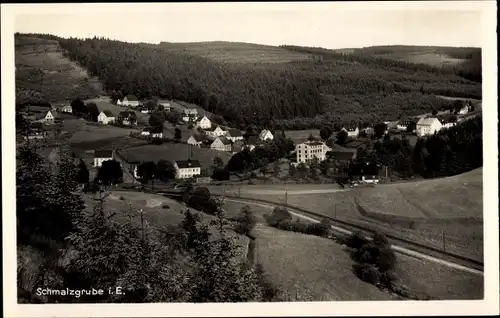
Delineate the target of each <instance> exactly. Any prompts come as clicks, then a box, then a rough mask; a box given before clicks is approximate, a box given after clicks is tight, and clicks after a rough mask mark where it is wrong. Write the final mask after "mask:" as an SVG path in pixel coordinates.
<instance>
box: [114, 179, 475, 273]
mask: <svg viewBox="0 0 500 318" xmlns="http://www.w3.org/2000/svg"><path fill="white" fill-rule="evenodd" d="M166 188H168V187H166V186H162V185H159V187H158V188H156V189H154V190H151V189H146V191H147V192H149V193H156V194H160V195H165V196H169V197H176V198H178V197H182V195H183V194H182V193H179V192H174V191H171V188H170V189H166ZM114 190H115V191H116V190H118V191H120V190H122V191H140V192H143V190H141V189H137V188H127V189H121V188H120V187H118V188H116V189H114ZM214 195H216V196H220V194H214ZM224 197H225V199H226V200H229V201H233V202H240V203H249V204H257V205H261V206H262V205H263V206H267V207H274V206H277V205H280V206H284V207H286V208H287V209H288V210H289V211H290V213H292V214H294V215H296V216H298V217H301V218H303V219H307V220H309V221H311V222H319V221H321V219H324V218H326V219H328V220H330V222H331V224H332V230H333V231H334V232H336V233H341V234H343V235H349V234H352V233H353V232H355V231H360V232H361V233H362V234H364V235H366V236H367V237H368V238H369V237H371V236H372V235H373V234H374V232H375V231H374V230H373V229H370V228H368V227H367V226H363V225H359V224H355V223H353V222H348V221H344V220H339V219H336V218H333V217H330V216H327V215H324V214H321V213H316V212H312V211H308V210H306V209H303V208H299V207H295V206H291V205H288V204H278V203H276V202H271V201H267V200H262V199H247V198H241V197H237V196H231V195H227V194H226V195H224ZM384 234H385V235H386V237H387V238H388V239H390V240H391V241H392V242H391V243H392V246H391V247H392V249H393V250H394V251H395V252H397V253H399V254H404V255H407V256H410V257H414V258H418V259H423V260H426V261H431V262H435V263H439V264H442V265H444V266H447V267H451V268H455V269H458V270H462V271H466V272H469V273H472V274H476V275H481V276H483V271H484V263H483V262H481V261H478V260H475V259H472V258H469V257H466V256H463V255H458V254H455V253H451V252H448V251H443V250H441V249H439V248H435V247H432V246H428V245H425V244H422V243H418V242H415V241H411V240H409V239H406V238H404V237H400V236H397V235H393V234H387V233H384Z"/></svg>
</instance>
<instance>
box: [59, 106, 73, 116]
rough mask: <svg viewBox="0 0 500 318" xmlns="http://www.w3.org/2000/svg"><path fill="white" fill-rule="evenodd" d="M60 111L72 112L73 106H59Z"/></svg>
mask: <svg viewBox="0 0 500 318" xmlns="http://www.w3.org/2000/svg"><path fill="white" fill-rule="evenodd" d="M61 113H66V114H72V113H73V107H72V106H71V105H65V106H63V107H62V108H61Z"/></svg>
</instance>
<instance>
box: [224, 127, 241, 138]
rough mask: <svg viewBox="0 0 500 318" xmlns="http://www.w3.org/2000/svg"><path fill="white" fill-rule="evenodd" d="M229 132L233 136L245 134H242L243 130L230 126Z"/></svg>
mask: <svg viewBox="0 0 500 318" xmlns="http://www.w3.org/2000/svg"><path fill="white" fill-rule="evenodd" d="M227 133H228V134H229V136H231V137H242V136H243V135H242V134H241V131H239V130H238V129H234V128H230V129H228V130H227Z"/></svg>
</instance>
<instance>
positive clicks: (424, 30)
mask: <svg viewBox="0 0 500 318" xmlns="http://www.w3.org/2000/svg"><path fill="white" fill-rule="evenodd" d="M475 3H476V5H477V4H478V2H475ZM466 4H467V3H466ZM469 4H470V3H469ZM26 8H28V9H26ZM26 8H23V10H22V11H20V13H19V14H16V18H15V31H16V32H21V33H50V34H54V35H58V36H62V37H70V36H73V37H79V38H82V37H93V36H103V37H107V38H111V39H116V40H121V41H127V42H150V43H159V42H160V41H165V42H198V41H235V42H250V43H258V44H268V45H281V44H288V45H302V46H319V47H324V48H330V49H336V48H355V47H365V46H372V45H438V46H475V47H480V46H481V36H480V35H481V14H480V11H478V10H475V11H474V6H471V5H469V6H465V7H464V6H463V3H462V4H457V3H456V2H448V1H444V3H443V2H441V3H437V4H436V5H435V6H432V5H430V4H429V3H428V2H427V3H424V5H422V3H416V1H415V2H413V3H405V2H402V3H401V2H400V3H398V2H389V3H376V2H375V3H368V4H367V3H359V4H358V3H355V2H348V3H332V2H323V3H212V4H202V3H184V4H175V3H166V4H165V3H164V4H158V3H157V4H148V5H146V4H142V5H141V4H121V5H113V4H103V5H98V4H87V5H74V4H70V5H69V4H68V5H52V6H50V5H46V6H43V7H41V6H40V5H39V6H38V7H33V8H31V9H30V8H29V6H27V7H26Z"/></svg>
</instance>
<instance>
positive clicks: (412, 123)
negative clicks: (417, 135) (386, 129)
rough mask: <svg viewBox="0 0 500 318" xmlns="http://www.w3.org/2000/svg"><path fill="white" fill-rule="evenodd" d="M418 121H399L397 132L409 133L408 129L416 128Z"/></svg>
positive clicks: (406, 119) (407, 119)
mask: <svg viewBox="0 0 500 318" xmlns="http://www.w3.org/2000/svg"><path fill="white" fill-rule="evenodd" d="M415 123H416V121H415V120H413V119H409V118H404V119H401V120H399V121H398V125H397V126H396V128H397V130H400V131H407V130H408V127H410V128H411V127H415Z"/></svg>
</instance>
